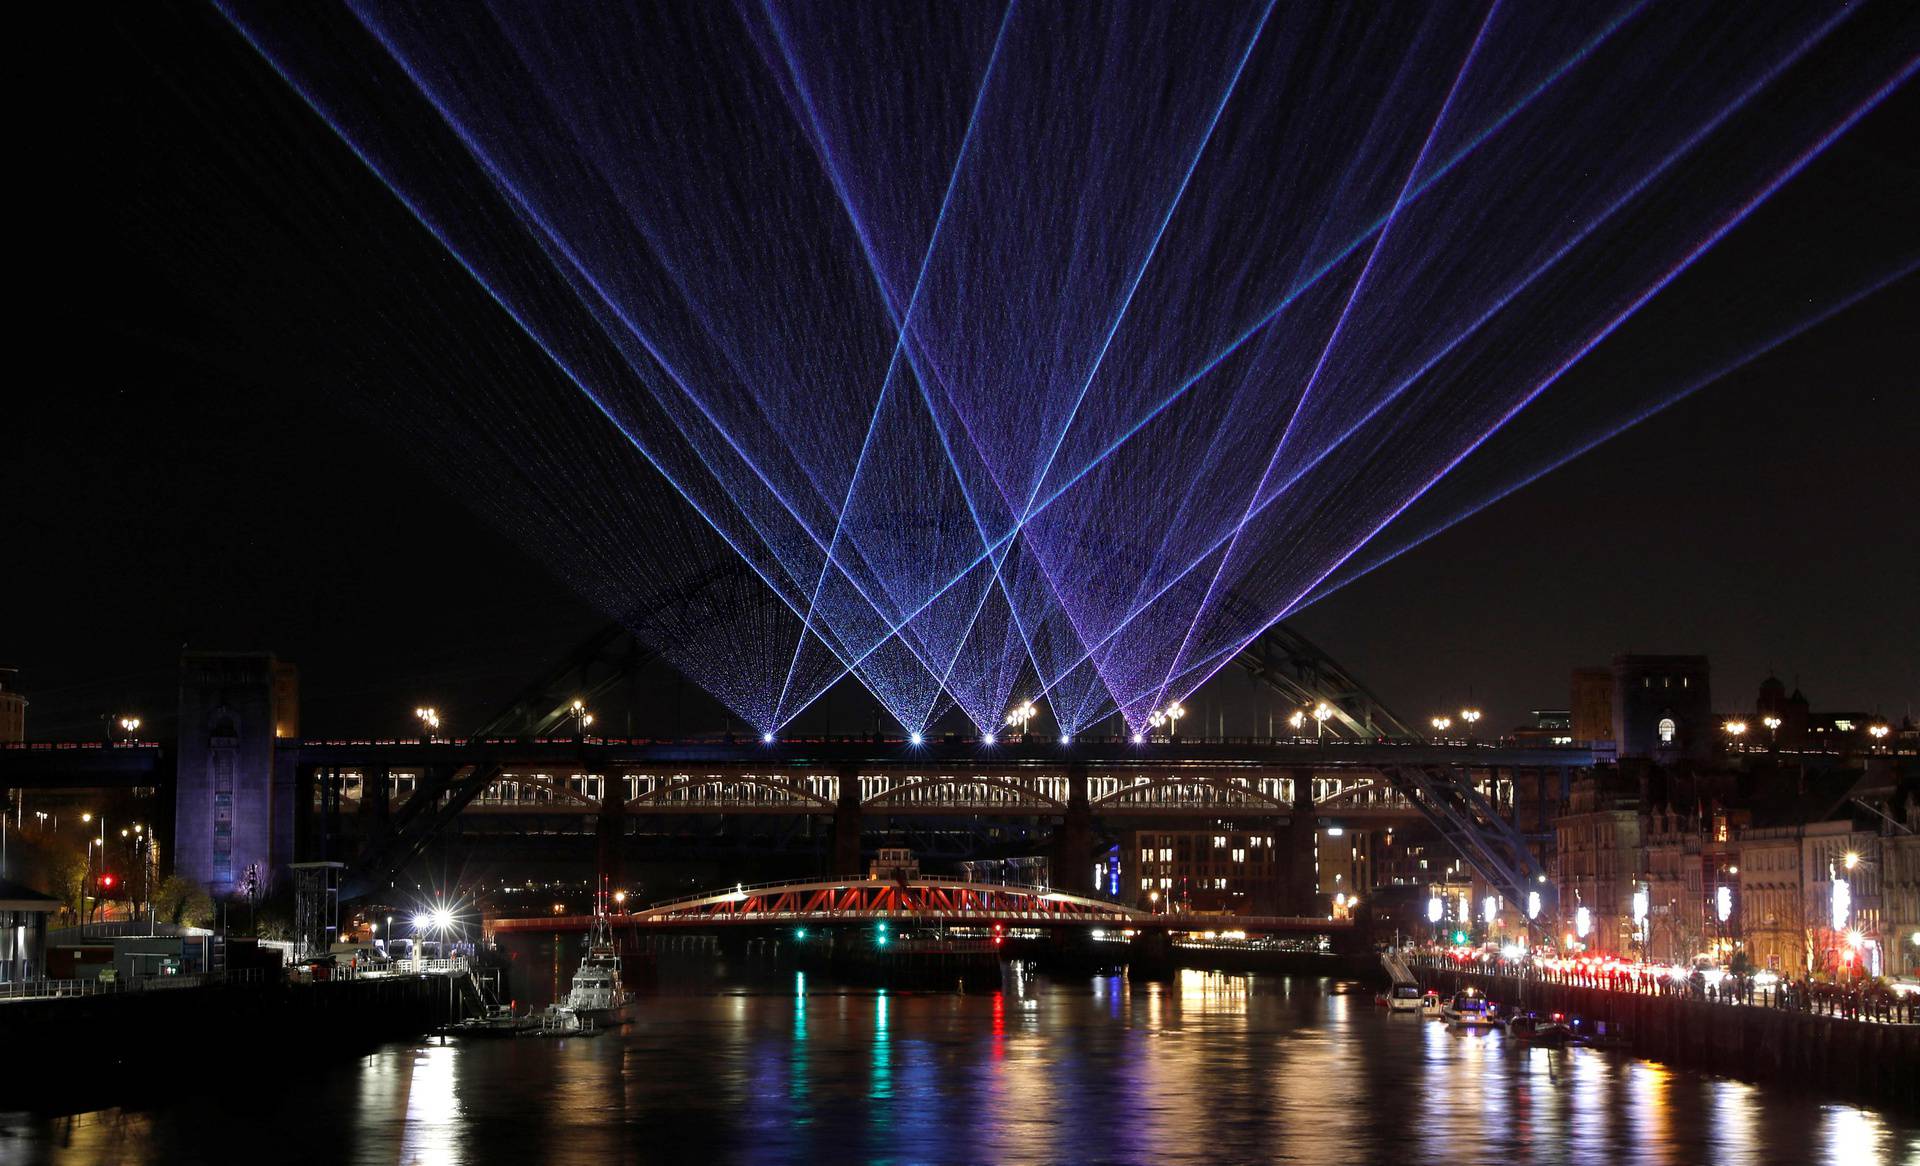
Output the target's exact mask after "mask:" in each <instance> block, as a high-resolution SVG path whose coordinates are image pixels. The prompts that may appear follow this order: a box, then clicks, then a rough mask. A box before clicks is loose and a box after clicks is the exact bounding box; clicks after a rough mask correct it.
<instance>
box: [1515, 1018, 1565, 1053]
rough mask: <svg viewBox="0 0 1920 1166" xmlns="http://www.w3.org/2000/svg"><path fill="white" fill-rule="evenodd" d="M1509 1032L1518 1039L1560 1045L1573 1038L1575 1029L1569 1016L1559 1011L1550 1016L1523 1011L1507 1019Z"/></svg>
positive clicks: (1554, 1045)
mask: <svg viewBox="0 0 1920 1166" xmlns="http://www.w3.org/2000/svg"><path fill="white" fill-rule="evenodd" d="M1507 1032H1508V1034H1509V1035H1511V1036H1513V1037H1515V1038H1516V1039H1519V1040H1523V1041H1529V1042H1531V1043H1533V1044H1536V1045H1544V1046H1548V1047H1558V1046H1560V1045H1564V1044H1568V1043H1570V1042H1571V1041H1572V1040H1573V1029H1572V1028H1571V1027H1570V1026H1569V1025H1568V1024H1567V1018H1566V1017H1565V1016H1563V1015H1562V1014H1560V1013H1558V1012H1555V1013H1553V1014H1551V1015H1548V1016H1541V1015H1540V1014H1539V1013H1537V1012H1522V1013H1520V1014H1519V1015H1517V1016H1514V1017H1512V1018H1510V1019H1509V1020H1508V1021H1507Z"/></svg>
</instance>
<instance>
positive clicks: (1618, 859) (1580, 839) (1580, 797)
mask: <svg viewBox="0 0 1920 1166" xmlns="http://www.w3.org/2000/svg"><path fill="white" fill-rule="evenodd" d="M1640 825H1641V824H1640V798H1639V791H1638V790H1637V789H1636V788H1632V787H1630V786H1629V785H1628V784H1627V782H1626V780H1625V779H1624V778H1623V776H1622V775H1621V773H1620V771H1619V770H1617V769H1612V768H1604V769H1596V770H1593V771H1591V772H1590V773H1587V774H1585V775H1583V776H1581V777H1580V778H1578V779H1576V780H1575V781H1574V782H1573V786H1572V792H1571V793H1570V795H1569V797H1568V800H1567V812H1566V813H1564V814H1562V815H1561V816H1560V817H1559V818H1557V819H1555V821H1554V849H1555V859H1556V862H1555V865H1556V874H1557V879H1558V890H1559V896H1560V914H1561V918H1562V920H1563V922H1564V923H1565V925H1566V926H1567V927H1568V928H1569V929H1570V932H1571V934H1572V935H1573V938H1574V940H1575V942H1578V943H1582V944H1584V945H1585V946H1586V947H1588V948H1590V949H1598V950H1602V951H1610V952H1625V951H1628V950H1630V949H1631V946H1632V942H1633V893H1634V891H1635V890H1636V889H1637V888H1638V885H1639V880H1640V876H1641V873H1642V872H1641V871H1640V869H1639V866H1640V861H1641V847H1640ZM1582 909H1584V910H1585V912H1586V914H1585V915H1584V919H1585V920H1586V922H1587V929H1586V934H1584V935H1582V934H1580V933H1579V931H1580V928H1579V922H1580V920H1581V919H1582V918H1583V916H1582V915H1581V911H1582ZM1562 938H1563V940H1564V938H1565V936H1563V937H1562Z"/></svg>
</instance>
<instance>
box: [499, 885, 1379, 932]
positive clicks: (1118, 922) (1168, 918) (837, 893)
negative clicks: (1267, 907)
mask: <svg viewBox="0 0 1920 1166" xmlns="http://www.w3.org/2000/svg"><path fill="white" fill-rule="evenodd" d="M592 921H593V917H592V916H591V915H534V916H528V917H525V918H496V919H488V920H487V921H486V925H485V926H486V929H487V930H488V931H489V932H491V933H494V934H501V933H507V932H539V931H584V930H586V928H587V926H588V924H590V923H591V922H592ZM879 922H885V923H891V924H899V925H904V926H909V927H911V926H920V925H926V926H933V925H936V924H937V925H942V926H952V925H956V924H959V925H967V924H974V925H980V926H991V925H993V924H996V923H998V924H1007V925H1017V926H1020V927H1043V928H1049V929H1071V928H1080V927H1087V928H1103V929H1107V928H1117V929H1121V930H1136V931H1217V930H1221V929H1226V928H1232V929H1234V930H1239V931H1246V932H1250V933H1251V932H1259V933H1264V934H1276V933H1295V934H1301V933H1311V934H1329V933H1333V932H1343V931H1348V930H1351V929H1352V926H1353V924H1352V923H1351V921H1349V920H1345V919H1327V918H1326V917H1324V916H1320V917H1312V916H1305V917H1303V916H1289V915H1253V916H1248V915H1231V916H1228V915H1212V914H1209V915H1198V914H1187V913H1183V912H1154V911H1146V910H1142V909H1140V908H1138V907H1129V906H1125V905H1122V904H1120V903H1115V902H1112V901H1110V900H1106V899H1097V898H1093V897H1090V896H1087V895H1078V894H1073V893H1071V892H1068V891H1060V890H1055V889H1053V888H1051V887H1042V886H1030V885H1026V884H1019V883H979V882H970V881H968V880H965V879H949V878H937V877H932V876H917V877H914V878H906V879H866V880H857V879H815V880H806V881H800V882H781V883H762V884H757V885H752V886H747V885H742V884H735V885H734V886H733V887H731V888H729V889H727V890H722V891H714V892H710V893H706V894H700V895H690V896H687V897H685V898H681V899H670V900H667V901H665V902H661V903H654V904H652V905H650V906H646V907H642V908H640V909H638V910H635V911H632V912H630V913H628V914H624V915H618V916H616V917H615V919H614V923H615V925H616V926H619V927H632V928H635V929H639V930H653V929H682V930H706V929H711V928H716V927H769V926H780V925H787V924H794V925H805V926H809V927H831V926H833V925H835V924H844V925H861V924H870V923H879Z"/></svg>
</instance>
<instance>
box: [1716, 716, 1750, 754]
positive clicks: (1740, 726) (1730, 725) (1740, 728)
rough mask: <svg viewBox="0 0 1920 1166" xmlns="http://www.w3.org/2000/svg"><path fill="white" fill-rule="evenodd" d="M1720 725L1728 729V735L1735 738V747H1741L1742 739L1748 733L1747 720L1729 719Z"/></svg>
mask: <svg viewBox="0 0 1920 1166" xmlns="http://www.w3.org/2000/svg"><path fill="white" fill-rule="evenodd" d="M1720 727H1721V728H1722V729H1725V730H1726V731H1727V736H1729V737H1731V738H1733V742H1732V744H1733V745H1734V747H1735V748H1738V747H1739V745H1740V739H1741V738H1742V737H1745V736H1746V735H1747V722H1745V721H1742V720H1732V721H1728V722H1727V723H1726V724H1724V725H1721V726H1720Z"/></svg>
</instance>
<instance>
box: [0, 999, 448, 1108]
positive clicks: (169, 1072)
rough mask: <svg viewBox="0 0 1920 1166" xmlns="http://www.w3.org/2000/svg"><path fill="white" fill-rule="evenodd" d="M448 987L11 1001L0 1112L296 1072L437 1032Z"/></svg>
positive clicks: (4, 1019) (0, 1073)
mask: <svg viewBox="0 0 1920 1166" xmlns="http://www.w3.org/2000/svg"><path fill="white" fill-rule="evenodd" d="M447 983H448V982H447V980H446V978H445V977H435V976H404V977H402V976H395V977H387V978H379V979H358V980H348V981H322V982H320V983H310V984H289V983H281V982H271V983H259V984H215V985H206V986H201V987H192V988H178V989H170V990H167V991H149V992H120V993H109V994H102V995H94V996H70V997H56V998H49V999H38V1000H17V1001H7V1002H5V1003H0V1034H4V1037H5V1040H4V1041H0V1046H3V1047H4V1049H5V1056H4V1057H0V1099H3V1100H4V1105H0V1108H6V1109H22V1110H31V1111H35V1112H41V1113H47V1114H63V1113H77V1112H81V1111H84V1110H92V1109H100V1108H104V1107H107V1106H113V1105H123V1104H133V1103H136V1102H137V1103H146V1102H149V1101H151V1100H152V1099H153V1098H154V1097H155V1096H156V1095H159V1096H164V1095H165V1094H167V1093H169V1092H171V1091H174V1090H181V1089H191V1088H204V1087H205V1086H206V1085H207V1084H208V1083H210V1082H217V1081H220V1080H223V1079H228V1078H233V1077H237V1076H242V1075H257V1074H260V1073H278V1074H287V1075H294V1074H298V1073H300V1072H302V1071H308V1070H311V1069H313V1068H315V1067H321V1066H324V1065H325V1064H326V1063H328V1062H333V1061H338V1060H340V1059H342V1058H347V1057H352V1056H355V1055H358V1054H360V1053H363V1052H366V1051H367V1050H369V1049H372V1048H374V1047H376V1046H377V1045H379V1044H380V1043H381V1042H384V1041H389V1040H394V1039H399V1038H405V1037H411V1036H416V1035H418V1034H420V1033H423V1032H426V1031H428V1030H429V1029H431V1028H433V1027H434V1026H436V1025H439V1024H444V1023H445V1022H446V1021H447V1019H448V1018H449V1016H450V1014H451V1009H452V1008H453V1000H452V998H451V995H450V993H449V991H448V986H447ZM263 1059H264V1060H265V1061H267V1062H269V1063H267V1064H262V1063H261V1062H262V1060H263Z"/></svg>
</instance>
